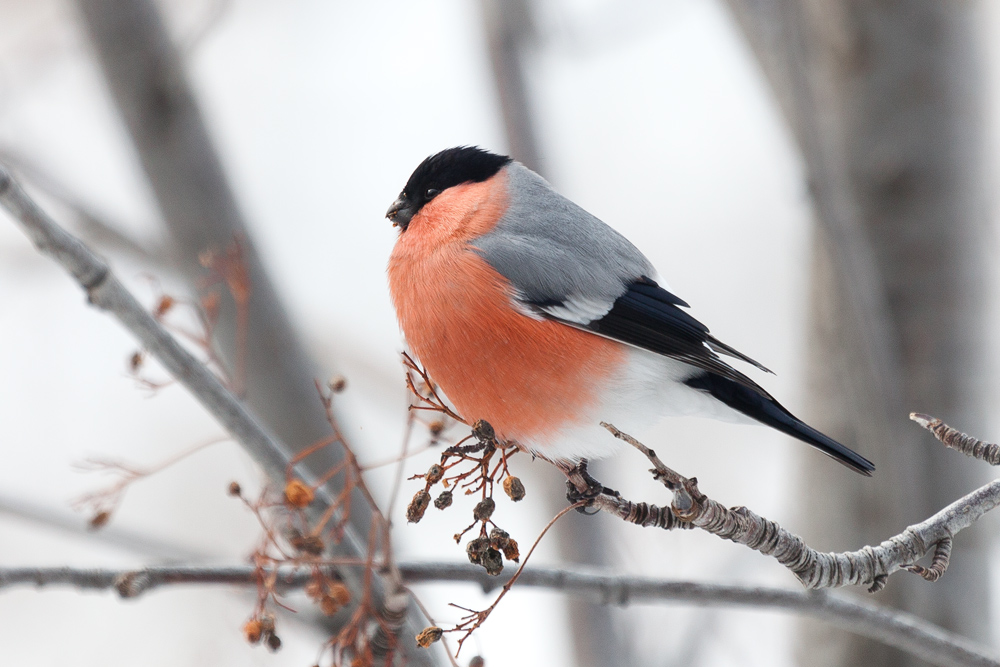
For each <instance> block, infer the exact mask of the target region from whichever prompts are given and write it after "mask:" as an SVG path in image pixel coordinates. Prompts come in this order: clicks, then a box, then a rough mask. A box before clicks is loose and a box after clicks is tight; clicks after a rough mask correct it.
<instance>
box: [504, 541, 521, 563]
mask: <svg viewBox="0 0 1000 667" xmlns="http://www.w3.org/2000/svg"><path fill="white" fill-rule="evenodd" d="M501 551H503V557H504V558H506V559H507V560H512V561H514V562H515V563H516V562H517V559H518V558H520V557H521V552H520V551H518V549H517V540H515V539H514V538H510V539H508V540H507V544H505V545H504V546H503V549H501Z"/></svg>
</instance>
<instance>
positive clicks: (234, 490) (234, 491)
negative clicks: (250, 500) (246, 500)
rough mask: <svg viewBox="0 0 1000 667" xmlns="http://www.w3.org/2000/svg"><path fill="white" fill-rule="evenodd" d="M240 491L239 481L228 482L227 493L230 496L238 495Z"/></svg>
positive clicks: (241, 491) (241, 490) (241, 489)
mask: <svg viewBox="0 0 1000 667" xmlns="http://www.w3.org/2000/svg"><path fill="white" fill-rule="evenodd" d="M242 493H243V488H242V487H241V486H240V483H239V482H230V483H229V495H231V496H239V495H241V494H242Z"/></svg>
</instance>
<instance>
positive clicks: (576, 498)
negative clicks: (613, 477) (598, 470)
mask: <svg viewBox="0 0 1000 667" xmlns="http://www.w3.org/2000/svg"><path fill="white" fill-rule="evenodd" d="M566 474H567V476H573V475H580V477H582V478H583V481H584V483H586V485H587V487H586V488H585V489H583V490H582V491H581V490H580V489H578V488H577V486H576V484H574V483H573V482H572V481H571V480H566V500H568V501H569V502H570V504H574V505H575V504H576V503H578V502H580V501H587V504H586V505H583V506H581V507H577V508H576V511H577V512H580V513H581V514H596V513H597V512H598V510H594V511H593V512H588V511H587V508H589V507H592V506H593V504H594V499H595V498H597V497H598V496H600V495H602V494H607V495H609V496H614V497H616V498H620V497H621V494H619V493H618V492H617V491H615V490H614V489H609V488H608V487H606V486H604V485H603V484H601V483H600V482H598V481H597V480H596V479H594V477H593V476H592V475H591V474H590V472H589V471H588V470H587V459H580V462H579V463H577V464H576V465H575V466H573V467H572V468H569V469H568V470H567V471H566Z"/></svg>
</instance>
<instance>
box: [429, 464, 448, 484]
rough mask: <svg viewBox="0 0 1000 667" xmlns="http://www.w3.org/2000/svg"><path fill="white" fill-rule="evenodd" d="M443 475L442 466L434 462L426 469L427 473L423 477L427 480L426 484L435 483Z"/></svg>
mask: <svg viewBox="0 0 1000 667" xmlns="http://www.w3.org/2000/svg"><path fill="white" fill-rule="evenodd" d="M442 477H444V468H442V467H441V466H440V465H438V464H437V463H435V464H434V465H432V466H431V467H430V468H428V469H427V474H426V475H424V479H425V480H427V483H428V484H437V483H438V482H440V481H441V478H442Z"/></svg>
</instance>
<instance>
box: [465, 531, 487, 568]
mask: <svg viewBox="0 0 1000 667" xmlns="http://www.w3.org/2000/svg"><path fill="white" fill-rule="evenodd" d="M489 548H490V541H489V539H487V538H485V537H477V538H476V539H474V540H469V543H468V544H466V545H465V553H466V555H467V556H468V557H469V562H470V563H472V564H474V565H479V564H480V561H481V560H482V558H483V554H485V553H486V551H487V550H488V549H489Z"/></svg>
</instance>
